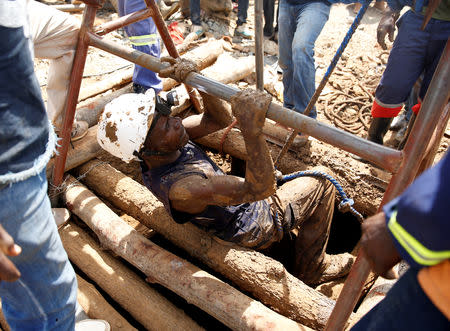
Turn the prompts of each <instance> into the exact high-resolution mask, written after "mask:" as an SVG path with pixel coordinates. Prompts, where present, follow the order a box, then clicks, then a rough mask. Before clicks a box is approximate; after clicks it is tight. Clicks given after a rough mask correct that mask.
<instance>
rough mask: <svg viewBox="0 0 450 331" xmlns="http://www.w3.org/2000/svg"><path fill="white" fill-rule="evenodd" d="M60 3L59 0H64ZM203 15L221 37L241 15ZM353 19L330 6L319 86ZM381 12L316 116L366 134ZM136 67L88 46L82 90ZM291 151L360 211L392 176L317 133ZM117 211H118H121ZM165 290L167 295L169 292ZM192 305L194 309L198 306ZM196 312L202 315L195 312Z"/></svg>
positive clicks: (225, 158)
mask: <svg viewBox="0 0 450 331" xmlns="http://www.w3.org/2000/svg"><path fill="white" fill-rule="evenodd" d="M55 3H59V4H62V3H63V2H55ZM253 3H254V2H253V1H250V8H249V19H248V21H249V26H250V28H253V10H254V6H253ZM71 15H74V16H76V17H78V18H80V19H81V14H79V13H74V14H71ZM202 16H203V21H204V23H205V27H207V36H208V37H213V38H221V37H222V36H223V35H232V34H233V31H234V27H235V20H236V14H235V13H234V12H232V13H230V14H229V15H228V16H225V15H223V14H217V15H212V14H206V13H203V12H202ZM116 17H117V14H116V13H115V12H114V11H113V10H111V9H102V10H101V11H99V13H98V15H97V21H96V24H100V23H102V22H105V21H109V20H111V19H114V18H116ZM354 17H355V14H354V13H353V10H352V6H346V5H334V6H333V7H332V10H331V13H330V19H329V21H328V22H327V24H326V25H325V28H324V29H323V31H322V33H321V35H320V37H319V39H318V41H317V43H316V48H315V59H316V67H317V74H316V83H317V84H319V82H320V80H321V79H322V76H323V74H324V73H325V71H326V69H327V67H328V65H329V63H330V61H331V59H332V57H333V56H334V54H335V52H336V50H337V48H338V47H339V45H340V43H341V42H342V40H343V38H344V36H345V34H346V33H347V30H348V28H349V27H350V25H351V23H352V22H353V19H354ZM380 17H381V13H380V12H379V11H378V10H376V9H373V8H369V10H368V12H367V13H366V16H365V17H364V19H363V20H362V23H361V24H360V26H359V28H358V29H357V31H356V32H355V34H354V36H353V38H352V40H351V41H350V43H349V45H348V47H347V49H346V50H345V52H344V54H343V56H342V58H341V59H340V61H339V63H338V65H337V68H336V70H335V72H334V74H333V75H332V76H331V78H330V81H329V83H328V84H327V86H326V87H325V89H324V91H323V92H322V94H321V97H320V98H319V102H318V104H317V112H318V120H319V121H323V122H326V123H328V124H331V125H334V126H336V127H339V128H341V129H343V130H346V131H348V132H351V133H354V134H356V135H358V136H360V137H364V136H365V134H366V132H367V128H368V125H369V123H370V107H371V104H372V101H373V94H372V93H373V92H374V89H375V87H376V86H377V84H378V82H379V80H380V77H381V75H382V73H383V70H384V68H385V64H386V62H387V58H388V52H387V51H383V50H382V49H381V47H380V46H379V45H378V44H377V42H376V27H377V24H378V22H379V19H380ZM174 20H178V21H179V22H180V25H181V26H184V27H186V28H188V27H189V21H188V20H185V19H183V18H182V17H180V15H179V14H176V15H174V16H173V18H172V20H171V21H168V23H170V22H172V21H174ZM106 38H108V39H111V40H114V41H115V42H119V43H121V44H124V45H127V46H129V43H128V41H127V39H126V38H124V36H123V32H122V31H118V32H113V33H110V34H109V35H108V36H107V37H106ZM233 42H234V43H235V44H236V45H240V46H238V48H240V50H241V51H240V52H239V53H240V54H239V55H240V56H247V55H253V54H252V53H251V46H252V45H253V41H244V40H238V39H236V38H233ZM265 44H266V50H267V53H265V62H266V66H265V69H266V73H267V74H266V76H265V79H266V80H271V81H272V82H274V84H273V86H274V88H273V89H271V91H270V92H271V93H272V94H273V95H274V100H276V102H279V103H281V102H282V100H281V98H282V93H281V92H282V91H281V90H280V86H282V84H281V75H280V74H278V73H277V71H276V61H277V55H276V54H277V45H276V43H274V42H272V41H268V40H266V42H265ZM389 46H390V45H389ZM249 50H250V51H249ZM246 51H247V52H246ZM236 52H237V51H236ZM131 66H132V65H131V64H130V63H129V62H127V61H125V60H122V59H120V58H118V57H115V56H113V55H110V54H108V53H106V52H103V51H100V50H98V49H94V48H92V47H91V48H90V49H89V53H88V59H87V63H86V67H85V71H84V79H83V82H82V90H83V89H85V88H86V87H88V86H90V85H92V84H94V83H95V82H98V81H101V80H104V79H107V78H108V76H109V75H111V74H113V73H117V71H120V70H124V72H125V70H127V69H129V68H130V67H131ZM35 69H36V73H37V76H38V79H39V81H40V84H41V87H42V91H43V96H44V99H46V93H45V87H46V85H45V84H46V81H47V70H48V61H47V60H39V59H36V61H35ZM254 84H255V78H254V77H251V76H250V77H247V78H246V79H245V80H243V81H240V82H236V84H234V85H235V86H238V87H240V88H245V87H248V86H250V87H254ZM349 100H350V101H349ZM395 135H396V133H395V132H389V133H388V135H387V138H386V140H387V141H388V144H391V145H392V146H394V145H395V143H396V139H395ZM449 140H450V126H449V125H448V126H447V131H446V136H445V137H444V138H443V139H442V141H441V144H440V147H439V150H438V154H437V156H436V160H439V159H440V158H441V157H442V156H443V154H444V153H445V151H446V150H447V149H448V144H449ZM269 147H270V149H271V152H272V155H273V157H276V156H277V155H278V153H279V151H280V147H279V146H277V145H274V144H271V143H269ZM208 153H209V155H210V156H211V157H212V158H213V159H214V160H215V161H216V162H217V163H218V165H219V166H220V167H221V168H222V169H223V170H224V171H226V172H230V171H231V157H230V156H229V155H221V154H219V153H217V152H216V151H212V150H210V151H208ZM289 153H290V157H289V158H285V159H283V161H282V163H281V164H280V167H279V169H280V170H281V171H282V172H283V173H291V172H294V171H298V170H305V169H309V168H312V167H314V166H318V165H324V166H327V167H329V168H330V169H331V172H332V173H333V174H334V175H335V177H336V179H337V180H338V182H339V183H340V184H341V185H342V186H343V188H344V190H345V192H346V193H347V195H348V196H349V197H350V198H353V199H354V200H355V208H356V209H357V210H359V211H360V212H362V213H363V214H364V215H370V214H373V213H374V212H375V211H376V208H377V206H378V205H379V203H380V202H381V198H382V196H383V194H384V191H385V188H386V186H387V184H388V182H389V179H390V176H391V175H390V174H388V173H386V172H384V171H382V170H380V169H378V168H375V167H373V166H370V165H368V164H365V163H362V162H359V161H356V160H354V159H353V158H352V157H351V156H350V154H349V153H347V152H345V151H342V150H339V149H338V148H335V147H332V146H330V145H327V144H325V143H322V142H320V141H318V140H316V139H314V138H310V140H309V142H308V144H307V146H306V147H305V148H304V149H303V150H302V151H300V152H292V151H291V152H289ZM99 159H101V160H102V161H104V162H107V163H110V164H111V165H113V166H114V167H115V168H117V169H118V170H120V171H122V172H123V173H125V174H127V175H129V176H130V177H132V178H133V179H135V180H136V181H138V182H140V183H142V179H141V176H140V169H139V166H138V164H125V163H123V162H121V161H120V160H118V159H116V158H114V157H112V156H111V155H109V154H107V153H106V152H105V153H102V154H101V156H100V157H99ZM115 211H117V212H119V211H118V210H115ZM339 218H340V220H339V222H345V219H346V217H345V216H344V217H342V215H339ZM354 239H355V238H353V239H352V241H353V240H354ZM158 240H161V244H163V245H165V246H170V243H167V242H164V240H163V239H161V238H159V239H158V238H156V241H158ZM355 240H357V238H356V239H355ZM338 246H339V245H338ZM340 249H342V246H341V247H340V248H337V249H336V250H337V251H339V250H340ZM169 250H171V251H176V254H177V255H180V256H183V257H185V258H188V257H187V256H186V254H183V252H181V251H180V250H177V249H176V248H175V247H170V248H169ZM346 250H347V251H349V250H351V247H347V248H346ZM161 291H165V292H168V291H167V290H164V289H161ZM166 295H169V294H167V293H166ZM175 300H176V299H175ZM193 309H194V310H195V308H193ZM191 313H192V314H199V315H201V314H202V313H201V312H198V311H197V310H195V311H192V312H191ZM201 318H205V316H203V317H200V319H201ZM208 323H210V324H208V325H209V326H211V325H214V326H215V328H220V327H219V325H215V324H214V322H213V321H209V322H208ZM221 327H223V326H221Z"/></svg>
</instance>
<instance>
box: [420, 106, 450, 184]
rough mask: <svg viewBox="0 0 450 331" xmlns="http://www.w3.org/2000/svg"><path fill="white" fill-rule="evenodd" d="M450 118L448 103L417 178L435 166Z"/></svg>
mask: <svg viewBox="0 0 450 331" xmlns="http://www.w3.org/2000/svg"><path fill="white" fill-rule="evenodd" d="M449 118H450V103H447V106H446V107H445V110H444V113H443V114H442V116H441V119H440V120H439V123H438V126H437V127H436V129H435V130H434V134H433V138H432V139H431V141H430V143H429V144H428V148H427V153H426V156H425V158H424V159H423V160H422V163H421V164H420V167H419V170H418V171H417V175H416V176H419V175H420V174H421V173H422V172H424V171H425V170H426V169H428V168H429V167H431V165H432V164H433V161H434V158H435V156H436V153H437V150H438V148H439V145H440V143H441V140H442V136H443V135H444V132H445V129H446V128H447V123H448V120H449Z"/></svg>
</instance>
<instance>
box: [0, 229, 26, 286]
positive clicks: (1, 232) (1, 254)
mask: <svg viewBox="0 0 450 331" xmlns="http://www.w3.org/2000/svg"><path fill="white" fill-rule="evenodd" d="M21 251H22V249H21V248H20V246H18V245H16V244H14V240H13V238H12V237H11V236H10V235H9V233H8V232H6V231H5V229H4V228H3V226H1V225H0V280H6V281H8V282H14V281H16V280H17V279H19V277H20V271H19V270H17V268H16V266H15V265H14V264H13V263H12V262H11V261H10V260H9V259H8V258H7V257H6V256H7V255H9V256H17V255H19V254H20V252H21Z"/></svg>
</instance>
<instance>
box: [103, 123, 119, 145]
mask: <svg viewBox="0 0 450 331" xmlns="http://www.w3.org/2000/svg"><path fill="white" fill-rule="evenodd" d="M116 132H117V127H116V124H115V123H114V124H111V123H109V122H108V123H107V124H106V128H105V135H106V137H107V138H108V139H109V140H110V141H111V142H115V141H117V135H116Z"/></svg>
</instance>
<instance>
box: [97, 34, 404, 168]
mask: <svg viewBox="0 0 450 331" xmlns="http://www.w3.org/2000/svg"><path fill="white" fill-rule="evenodd" d="M89 36H90V38H91V45H93V46H95V47H97V48H100V49H103V50H104V51H107V52H109V53H112V54H114V55H117V56H119V57H122V58H124V59H126V60H128V61H131V62H134V63H137V64H139V65H141V66H143V67H144V68H148V69H150V70H152V71H155V72H159V71H160V70H162V69H164V68H167V67H168V66H169V64H167V63H162V62H161V61H159V60H158V59H157V58H155V57H153V56H150V55H148V54H145V53H142V52H139V51H136V50H130V49H129V48H127V47H124V46H120V45H116V44H115V43H113V42H111V41H107V40H103V39H101V38H99V37H97V36H96V35H94V34H92V33H90V34H89ZM186 83H188V84H189V85H190V86H193V87H195V88H197V89H198V90H199V91H202V92H205V93H208V94H211V95H214V96H216V97H219V98H221V99H224V100H226V101H230V98H231V96H233V95H234V94H236V93H237V92H239V89H237V88H233V87H231V86H228V85H225V84H222V83H219V82H217V81H215V80H212V79H210V78H208V77H204V76H202V75H200V74H197V73H194V72H193V73H190V74H189V75H188V76H187V78H186ZM267 117H268V118H270V119H272V120H274V121H276V122H279V123H281V124H283V125H286V126H290V127H293V128H295V129H296V130H301V131H302V132H306V133H307V134H309V135H311V136H313V137H315V138H317V139H320V140H322V141H324V142H326V143H329V144H331V145H333V146H338V147H340V148H342V149H344V150H346V151H348V152H350V153H354V154H357V155H360V156H361V157H363V158H365V159H367V160H370V161H371V162H374V163H376V164H377V165H379V166H380V167H383V168H385V169H386V170H388V171H390V172H395V171H396V169H397V167H398V164H399V162H400V161H401V158H402V153H401V152H400V151H397V150H394V149H392V148H389V147H386V146H382V145H379V144H375V143H373V142H371V141H368V140H366V139H363V138H360V137H356V136H354V135H352V134H350V133H348V132H345V131H343V130H340V129H337V128H335V127H332V126H330V125H328V124H325V123H321V122H318V121H316V120H314V119H312V118H310V117H308V116H305V115H303V114H299V113H297V112H295V111H292V110H290V109H287V108H283V107H282V106H279V105H276V104H274V103H272V104H271V105H270V107H269V110H268V112H267Z"/></svg>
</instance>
